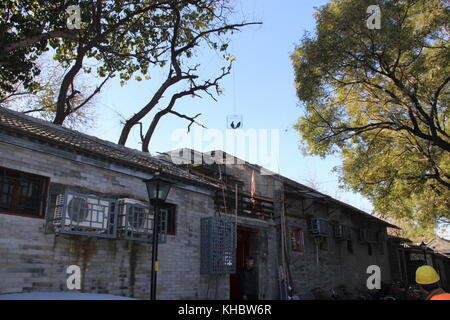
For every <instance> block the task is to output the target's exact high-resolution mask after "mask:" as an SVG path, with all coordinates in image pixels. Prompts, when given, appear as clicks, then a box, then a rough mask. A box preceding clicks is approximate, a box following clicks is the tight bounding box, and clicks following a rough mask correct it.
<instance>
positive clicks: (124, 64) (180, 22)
mask: <svg viewBox="0 0 450 320" xmlns="http://www.w3.org/2000/svg"><path fill="white" fill-rule="evenodd" d="M230 3H231V1H229V0H179V1H173V0H127V1H124V0H95V1H92V0H78V1H65V2H63V3H59V4H54V3H48V2H39V1H35V0H23V1H22V0H21V1H16V0H12V1H7V2H6V3H5V4H3V3H2V5H1V6H0V9H1V15H2V20H1V22H0V30H1V31H3V36H0V45H1V46H0V47H1V49H0V99H1V98H2V97H5V96H8V95H10V94H11V93H13V91H14V90H15V89H16V88H17V86H16V84H17V82H19V81H20V82H21V83H22V85H23V87H24V88H25V89H27V90H29V91H30V92H35V91H36V90H39V84H38V83H37V82H36V81H35V78H36V77H37V76H38V74H39V72H40V70H39V68H37V65H36V59H37V58H38V57H39V56H40V55H42V54H43V53H44V52H45V51H47V50H49V49H50V48H51V49H52V50H53V51H54V53H55V54H54V59H55V60H56V61H58V62H59V63H60V64H61V66H62V67H63V68H66V69H67V72H66V73H65V74H64V77H63V78H62V81H61V84H60V87H59V89H58V94H57V100H56V106H55V108H54V110H55V117H54V120H53V122H54V123H55V124H59V125H62V124H63V123H64V121H65V120H66V119H67V118H68V117H69V116H70V115H71V114H74V113H76V112H79V111H80V110H81V108H83V107H85V106H86V102H84V101H76V100H75V99H74V98H75V97H76V96H77V93H79V92H80V88H77V87H76V83H75V81H74V80H75V78H76V77H77V75H78V74H80V73H91V72H92V73H94V74H95V75H96V76H97V77H98V78H100V82H99V84H98V85H97V86H96V89H95V90H94V91H93V94H96V93H98V92H99V91H100V89H101V87H102V86H103V85H104V84H105V82H106V81H108V79H110V78H113V77H116V76H118V77H119V78H120V81H121V84H122V85H124V84H125V83H126V82H127V81H128V80H130V79H132V78H133V77H134V79H136V80H138V81H141V80H143V79H145V80H149V79H150V74H149V73H150V69H151V68H152V67H154V68H162V69H163V68H166V74H167V77H166V79H165V80H163V82H162V83H161V85H160V86H159V89H157V90H156V93H154V94H152V95H150V97H149V102H148V103H146V105H145V106H144V107H142V108H141V110H139V111H138V112H137V113H136V114H135V115H133V116H132V117H130V118H129V119H127V120H126V121H125V122H124V127H123V130H122V133H121V136H120V139H119V144H122V145H124V144H125V143H126V141H127V139H128V136H129V133H130V131H131V130H132V128H133V127H134V126H136V125H140V126H141V128H142V122H141V120H142V119H143V118H144V117H145V116H147V115H148V114H149V113H150V112H151V111H152V110H154V109H155V108H156V106H158V105H159V104H160V103H161V102H162V101H161V98H162V97H163V95H164V94H167V93H168V92H169V89H174V88H179V87H180V86H184V89H183V90H179V91H177V92H176V93H173V95H172V96H171V99H170V101H169V103H168V105H167V106H165V107H164V108H163V109H162V110H160V111H159V112H158V113H157V114H156V115H155V116H154V119H153V121H152V123H151V125H150V127H149V128H148V130H147V132H146V133H145V134H144V133H142V130H141V137H142V145H143V150H144V151H148V145H149V142H150V138H151V136H152V135H153V133H154V131H155V128H156V126H157V124H158V122H159V120H160V119H161V117H163V116H164V115H166V114H173V115H176V116H179V117H181V118H184V119H187V120H189V121H190V124H189V127H188V129H189V128H190V126H191V125H192V124H193V123H196V124H198V122H197V121H196V120H195V119H196V118H197V117H198V116H199V114H197V115H196V116H193V117H191V116H187V115H184V114H181V113H179V112H177V111H175V110H174V106H175V103H176V101H177V100H178V99H180V98H182V97H185V96H200V95H201V93H202V92H203V93H206V94H207V95H209V96H211V97H213V98H214V99H215V97H214V95H213V94H212V93H211V92H210V91H209V89H211V88H214V89H215V91H216V93H217V94H220V93H221V90H220V87H219V83H220V80H222V79H223V77H225V76H226V75H228V74H229V73H230V68H231V62H232V60H233V58H232V57H231V56H230V55H229V54H228V53H227V48H228V41H229V39H228V38H227V37H226V35H227V34H229V33H231V32H233V31H237V30H239V29H240V28H241V27H243V26H246V25H249V24H251V23H245V22H241V23H230V22H229V21H228V19H229V17H230V15H231V13H232V11H233V8H232V7H231V5H230ZM69 5H78V6H79V7H80V11H81V24H80V29H75V30H70V29H68V26H67V18H68V14H67V12H66V9H67V8H68V6H69ZM202 44H204V45H205V46H209V47H210V48H212V49H213V50H215V51H218V52H220V53H221V54H223V56H224V57H225V58H226V59H228V62H227V65H226V66H224V67H223V68H222V69H221V71H220V72H219V73H218V74H217V75H216V76H215V77H212V78H209V79H206V80H202V81H200V80H199V79H200V75H199V74H198V73H197V71H198V67H199V65H198V64H197V65H192V64H191V65H189V62H190V61H191V60H192V57H193V56H194V53H195V50H196V49H198V48H199V47H200V46H201V45H202ZM87 61H90V62H93V63H95V68H93V67H91V66H90V65H92V64H93V63H91V64H89V65H88V64H87ZM152 70H154V69H152ZM87 96H88V97H91V95H90V94H88V95H87Z"/></svg>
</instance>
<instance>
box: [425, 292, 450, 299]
mask: <svg viewBox="0 0 450 320" xmlns="http://www.w3.org/2000/svg"><path fill="white" fill-rule="evenodd" d="M430 300H450V293H441V294H437V295H435V296H432V297H431V299H430Z"/></svg>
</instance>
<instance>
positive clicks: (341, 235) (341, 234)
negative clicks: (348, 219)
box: [333, 224, 351, 240]
mask: <svg viewBox="0 0 450 320" xmlns="http://www.w3.org/2000/svg"><path fill="white" fill-rule="evenodd" d="M333 229H334V237H335V238H336V239H337V240H348V239H350V232H351V231H350V227H348V226H346V225H343V224H336V225H334V228H333Z"/></svg>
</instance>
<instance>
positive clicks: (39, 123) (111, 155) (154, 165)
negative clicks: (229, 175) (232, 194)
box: [0, 107, 218, 187]
mask: <svg viewBox="0 0 450 320" xmlns="http://www.w3.org/2000/svg"><path fill="white" fill-rule="evenodd" d="M0 128H4V129H8V130H10V131H14V132H17V133H21V134H24V135H26V136H29V137H33V138H36V139H40V140H44V141H46V142H49V143H52V144H55V145H59V146H63V147H66V148H68V149H71V150H74V151H78V152H85V153H88V154H91V155H95V156H96V157H100V158H103V159H105V160H109V161H113V162H119V163H124V164H127V165H128V166H131V167H135V168H136V169H141V170H144V171H150V172H155V171H160V172H161V173H165V174H168V175H171V176H173V177H176V178H181V179H182V180H186V181H191V182H196V183H200V184H206V185H209V186H214V187H218V186H217V185H215V184H213V183H211V182H210V181H208V180H206V179H203V178H201V177H198V176H195V175H192V174H190V173H189V172H187V171H186V170H183V169H181V168H179V167H177V166H175V165H173V164H171V163H168V162H167V161H163V160H160V159H157V158H155V157H152V156H151V155H149V154H148V153H144V152H140V151H138V150H135V149H130V148H127V147H124V146H121V145H118V144H115V143H112V142H109V141H105V140H101V139H98V138H96V137H93V136H89V135H87V134H83V133H81V132H78V131H75V130H71V129H67V128H64V127H61V126H59V125H55V124H53V123H51V122H48V121H44V120H41V119H37V118H33V117H30V116H27V115H24V114H23V113H20V112H16V111H13V110H10V109H6V108H3V107H0Z"/></svg>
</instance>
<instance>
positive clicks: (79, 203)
mask: <svg viewBox="0 0 450 320" xmlns="http://www.w3.org/2000/svg"><path fill="white" fill-rule="evenodd" d="M110 211H111V205H110V202H109V201H108V200H103V199H101V198H98V197H96V196H92V195H83V194H77V193H71V192H66V193H65V194H59V195H58V196H57V197H56V203H55V210H54V217H53V223H54V224H55V225H59V226H61V225H62V224H63V225H64V228H66V227H69V228H72V227H76V228H82V229H92V230H105V229H107V227H108V219H109V215H110ZM63 220H64V221H63Z"/></svg>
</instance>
